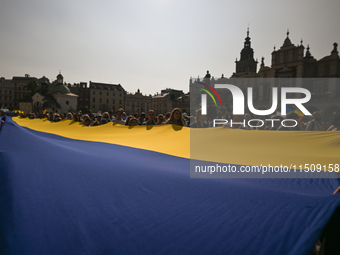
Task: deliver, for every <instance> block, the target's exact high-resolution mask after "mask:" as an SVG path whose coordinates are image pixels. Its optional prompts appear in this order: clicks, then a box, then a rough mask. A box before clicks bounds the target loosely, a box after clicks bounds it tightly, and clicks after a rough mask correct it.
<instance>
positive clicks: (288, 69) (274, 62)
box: [190, 30, 340, 120]
mask: <svg viewBox="0 0 340 255" xmlns="http://www.w3.org/2000/svg"><path fill="white" fill-rule="evenodd" d="M250 39H251V38H250V37H249V30H248V31H247V37H246V38H245V42H244V47H243V49H242V50H241V52H240V59H239V60H236V62H235V64H236V68H235V72H234V73H233V74H232V75H231V77H230V78H225V77H224V76H223V75H222V77H221V78H219V79H216V80H215V79H214V78H213V77H211V75H210V73H209V72H207V74H206V76H205V77H204V78H203V79H200V78H198V79H192V78H191V79H190V89H191V90H190V91H194V90H195V89H196V88H195V87H197V85H199V82H203V83H206V84H208V85H212V86H214V84H217V83H222V84H223V83H224V84H227V83H228V82H231V81H232V82H233V83H234V84H235V83H236V84H237V85H238V86H239V87H240V88H241V90H242V91H243V94H244V95H245V96H246V95H247V87H252V89H253V94H252V96H253V102H254V107H256V108H257V109H259V110H265V109H269V108H270V106H271V98H272V88H273V87H274V86H275V87H278V88H280V87H304V88H306V89H308V90H309V91H310V92H311V94H312V98H311V100H310V101H309V102H308V103H306V104H305V106H306V108H307V109H308V110H309V111H310V112H314V111H317V110H318V111H322V113H323V115H324V117H325V119H326V120H330V119H331V118H332V114H333V112H334V111H335V110H336V109H338V108H340V83H339V80H340V79H335V78H340V58H339V53H338V44H337V43H334V44H333V45H332V48H331V47H330V54H329V55H328V56H325V57H323V58H321V59H319V60H317V59H315V58H314V57H313V55H312V53H311V51H310V47H309V45H307V47H306V48H305V46H303V43H302V41H301V42H300V44H297V45H295V44H293V43H292V42H291V40H290V38H289V31H287V36H286V38H285V40H284V41H283V44H282V46H281V47H280V48H279V49H276V48H275V47H274V50H273V52H272V53H271V55H272V59H271V65H270V66H266V65H265V63H264V58H263V57H262V59H261V65H260V69H259V70H257V61H256V60H255V59H254V50H253V49H252V48H251V40H250ZM239 78H246V79H241V80H239V81H238V79H239ZM248 78H256V79H248ZM267 78H280V79H275V82H273V79H272V80H270V79H267ZM291 78H297V79H294V80H293V79H291ZM299 78H303V79H299ZM217 91H218V93H219V95H220V96H221V98H222V101H223V102H227V103H226V107H227V108H229V109H230V110H232V109H231V108H232V107H231V106H232V96H231V93H230V92H229V91H228V90H223V89H222V90H221V89H220V90H217ZM196 92H197V91H196ZM296 96H297V95H296ZM191 100H194V102H195V101H199V100H200V98H199V97H197V98H193V97H191ZM208 103H209V99H208ZM210 103H211V102H210Z"/></svg>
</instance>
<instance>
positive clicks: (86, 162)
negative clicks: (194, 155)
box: [0, 118, 340, 255]
mask: <svg viewBox="0 0 340 255" xmlns="http://www.w3.org/2000/svg"><path fill="white" fill-rule="evenodd" d="M146 142H147V141H146ZM164 144H165V146H166V142H165V143H164ZM0 162H1V167H0V253H1V254H270V255H272V254H310V251H311V249H312V246H313V244H314V243H315V241H316V240H317V238H318V237H319V236H320V235H321V233H322V230H323V228H324V227H325V225H326V223H327V221H328V220H329V219H330V217H331V216H332V214H333V213H334V211H335V209H336V208H337V207H338V205H339V204H340V197H339V195H332V192H333V191H334V190H335V188H336V187H338V186H339V184H340V183H339V180H338V179H190V173H189V166H190V160H189V159H183V158H179V157H174V156H169V155H165V154H161V153H157V152H152V151H146V150H141V149H135V148H129V147H125V146H119V145H112V144H105V143H99V142H88V141H80V140H73V139H68V138H63V137H60V136H57V135H52V134H47V133H42V132H38V131H32V130H30V129H27V128H23V127H20V126H18V125H17V124H16V123H14V122H13V121H11V119H10V118H7V119H6V122H5V124H4V125H3V127H2V129H1V130H0Z"/></svg>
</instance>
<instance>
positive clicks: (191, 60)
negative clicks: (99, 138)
mask: <svg viewBox="0 0 340 255" xmlns="http://www.w3.org/2000/svg"><path fill="white" fill-rule="evenodd" d="M339 10H340V1H339V0H324V1H318V0H284V1H270V0H258V1H252V0H238V1H228V0H124V1H120V0H96V1H94V0H59V1H54V0H25V1H22V0H0V33H1V34H0V46H1V47H0V77H5V78H6V79H11V78H12V77H13V76H24V75H25V74H29V75H30V76H32V77H37V78H40V77H42V76H45V77H47V78H49V79H50V81H54V80H55V79H56V76H57V75H58V73H59V71H61V73H62V75H63V76H64V81H65V82H67V83H71V84H73V83H79V82H87V83H89V81H92V82H103V83H112V84H121V85H122V86H123V88H124V89H125V90H126V91H127V92H136V91H137V89H140V90H141V92H142V93H143V94H155V93H157V92H160V91H161V90H162V89H165V88H174V89H179V90H183V91H184V92H188V90H189V79H190V77H194V78H196V77H198V76H199V77H203V76H204V75H205V74H206V71H207V70H209V71H210V73H211V75H212V76H214V77H215V78H219V77H221V75H222V74H224V76H225V77H230V76H231V75H232V73H233V72H234V71H235V60H236V58H238V59H239V58H240V51H241V49H242V48H243V44H244V39H245V37H246V32H247V28H248V26H249V31H250V37H251V46H252V48H253V49H254V57H255V58H257V59H258V61H259V64H258V68H259V66H260V62H261V58H262V57H264V58H265V60H264V62H265V65H267V66H270V64H271V52H272V51H273V47H274V45H275V46H276V48H277V49H278V48H279V47H281V46H282V44H283V41H284V39H285V38H286V37H287V35H286V32H287V29H289V32H290V33H289V38H290V39H291V41H292V43H293V44H300V41H301V39H302V40H303V45H304V46H305V47H307V44H309V46H310V52H311V53H312V55H313V56H314V57H315V58H316V59H321V58H323V57H324V56H327V55H329V54H330V52H331V51H332V49H333V43H334V42H337V43H340V33H339V32H340V31H339V24H340V22H339V21H340V15H339V14H338V12H339Z"/></svg>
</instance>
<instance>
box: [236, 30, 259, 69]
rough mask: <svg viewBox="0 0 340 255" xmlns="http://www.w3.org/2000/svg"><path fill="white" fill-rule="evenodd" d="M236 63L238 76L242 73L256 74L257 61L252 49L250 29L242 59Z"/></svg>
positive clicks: (242, 51)
mask: <svg viewBox="0 0 340 255" xmlns="http://www.w3.org/2000/svg"><path fill="white" fill-rule="evenodd" d="M235 63H236V75H237V74H241V73H256V71H257V61H256V60H255V59H254V50H253V49H252V48H251V42H250V37H249V28H248V29H247V37H246V38H245V42H244V47H243V49H242V50H241V58H240V60H239V61H237V59H236V61H235Z"/></svg>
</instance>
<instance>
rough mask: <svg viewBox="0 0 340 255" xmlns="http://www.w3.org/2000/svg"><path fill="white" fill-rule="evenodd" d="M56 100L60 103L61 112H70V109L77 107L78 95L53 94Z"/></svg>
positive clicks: (74, 109)
mask: <svg viewBox="0 0 340 255" xmlns="http://www.w3.org/2000/svg"><path fill="white" fill-rule="evenodd" d="M52 96H53V97H54V98H55V100H56V101H57V102H58V103H59V105H60V107H61V109H60V110H59V111H60V112H59V113H68V112H69V110H70V109H72V110H73V111H76V109H77V97H78V96H77V95H74V94H53V95H52Z"/></svg>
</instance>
